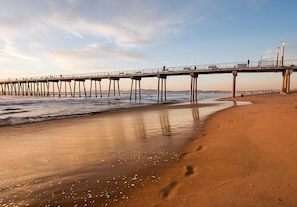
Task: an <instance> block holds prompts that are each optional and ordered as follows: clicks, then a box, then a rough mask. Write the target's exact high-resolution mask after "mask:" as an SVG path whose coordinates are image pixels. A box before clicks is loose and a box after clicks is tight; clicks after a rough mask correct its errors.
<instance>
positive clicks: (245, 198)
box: [123, 93, 297, 207]
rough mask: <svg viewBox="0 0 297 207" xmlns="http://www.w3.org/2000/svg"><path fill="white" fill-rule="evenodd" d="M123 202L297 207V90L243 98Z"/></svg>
mask: <svg viewBox="0 0 297 207" xmlns="http://www.w3.org/2000/svg"><path fill="white" fill-rule="evenodd" d="M234 100H236V101H251V102H252V103H253V104H251V105H245V106H235V107H232V108H230V109H227V110H224V111H221V112H218V113H216V114H215V115H213V116H211V117H210V118H209V119H208V120H207V122H206V124H204V125H203V127H202V130H201V131H200V132H199V134H198V135H197V137H196V139H195V140H193V141H192V142H191V143H189V145H188V146H187V147H185V148H184V149H182V150H181V155H183V158H182V159H181V160H180V161H179V162H177V163H175V164H172V165H170V166H168V167H167V168H166V169H164V170H163V171H162V173H161V175H162V176H163V178H164V179H162V180H160V181H159V182H158V183H157V184H151V185H149V186H147V187H145V188H141V189H139V190H138V191H135V192H133V194H132V195H131V197H130V199H129V200H127V201H126V202H124V203H123V206H269V207H273V206H296V203H297V140H296V138H297V130H296V126H297V124H296V121H297V93H292V94H289V95H281V94H265V95H256V96H247V97H239V98H236V99H234Z"/></svg>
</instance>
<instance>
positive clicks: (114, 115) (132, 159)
mask: <svg viewBox="0 0 297 207" xmlns="http://www.w3.org/2000/svg"><path fill="white" fill-rule="evenodd" d="M121 95H122V96H121V97H120V98H119V97H117V98H114V97H111V98H101V97H100V98H44V97H35V98H32V97H11V96H2V97H0V125H1V126H0V163H1V165H0V206H120V205H121V204H122V203H124V202H125V200H127V199H129V198H130V196H131V194H132V193H133V191H134V190H141V188H142V187H145V186H147V185H150V184H155V183H156V184H157V183H158V181H159V180H161V179H166V178H164V176H163V175H162V173H160V170H162V169H163V168H166V166H168V165H170V164H172V163H175V162H178V161H179V160H180V159H182V157H183V156H184V154H183V153H182V152H180V149H181V147H182V146H185V145H186V144H187V143H189V142H190V141H191V140H192V139H194V138H195V134H197V132H199V130H200V129H201V125H202V124H203V122H204V121H205V119H206V118H207V117H208V116H209V115H210V114H212V113H214V112H216V111H219V110H222V109H226V108H228V107H231V106H233V105H234V103H233V102H230V101H221V102H219V101H215V99H216V98H220V97H228V96H230V94H223V93H218V94H215V93H201V94H199V96H198V98H199V101H198V103H199V105H197V104H194V105H193V104H190V103H189V102H188V94H187V93H186V92H168V94H167V103H166V104H159V105H158V104H157V101H156V100H157V97H156V95H155V94H152V93H144V94H142V100H141V101H139V100H138V101H130V97H129V93H122V94H121ZM150 105H156V107H147V106H150ZM126 108H131V110H130V109H129V110H122V109H126ZM142 108H146V109H144V110H142ZM197 147H198V148H199V146H197Z"/></svg>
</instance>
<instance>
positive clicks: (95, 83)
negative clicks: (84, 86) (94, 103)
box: [90, 78, 102, 97]
mask: <svg viewBox="0 0 297 207" xmlns="http://www.w3.org/2000/svg"><path fill="white" fill-rule="evenodd" d="M90 80H91V84H90V97H91V96H92V89H93V85H92V82H93V81H94V85H95V97H98V90H97V81H98V82H99V89H100V96H101V97H102V90H101V78H92V79H90Z"/></svg>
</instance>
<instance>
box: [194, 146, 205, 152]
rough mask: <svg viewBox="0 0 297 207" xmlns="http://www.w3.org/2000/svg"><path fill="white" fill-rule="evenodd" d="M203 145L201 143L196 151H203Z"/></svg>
mask: <svg viewBox="0 0 297 207" xmlns="http://www.w3.org/2000/svg"><path fill="white" fill-rule="evenodd" d="M203 148H204V147H203V146H201V145H199V146H198V147H197V149H196V151H201V150H203Z"/></svg>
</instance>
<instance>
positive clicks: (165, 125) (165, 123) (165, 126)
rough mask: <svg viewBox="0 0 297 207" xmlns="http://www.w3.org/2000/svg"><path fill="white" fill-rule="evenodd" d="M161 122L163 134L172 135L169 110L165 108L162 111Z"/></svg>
mask: <svg viewBox="0 0 297 207" xmlns="http://www.w3.org/2000/svg"><path fill="white" fill-rule="evenodd" d="M160 124H161V129H162V135H163V136H171V128H170V122H169V118H168V112H167V110H164V111H163V112H162V113H160Z"/></svg>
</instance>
